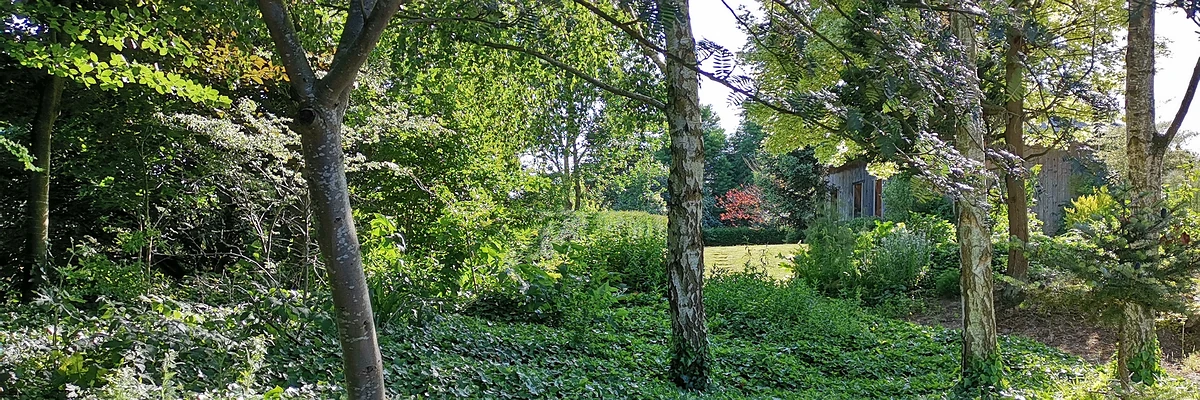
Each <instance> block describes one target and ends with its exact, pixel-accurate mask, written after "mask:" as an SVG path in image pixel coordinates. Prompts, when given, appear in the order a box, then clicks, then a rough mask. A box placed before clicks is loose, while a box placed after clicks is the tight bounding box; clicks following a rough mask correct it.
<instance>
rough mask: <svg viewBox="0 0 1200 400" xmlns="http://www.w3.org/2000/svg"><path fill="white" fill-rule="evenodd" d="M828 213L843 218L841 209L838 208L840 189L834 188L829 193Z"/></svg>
mask: <svg viewBox="0 0 1200 400" xmlns="http://www.w3.org/2000/svg"><path fill="white" fill-rule="evenodd" d="M828 212H831V213H833V215H836V216H838V217H839V218H840V217H841V216H842V215H841V208H840V207H838V188H837V187H834V188H833V189H831V190H830V191H829V211H828Z"/></svg>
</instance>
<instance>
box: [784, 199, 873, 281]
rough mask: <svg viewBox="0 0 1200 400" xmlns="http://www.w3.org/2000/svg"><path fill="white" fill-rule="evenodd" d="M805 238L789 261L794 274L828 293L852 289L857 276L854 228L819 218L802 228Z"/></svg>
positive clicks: (829, 219) (830, 219)
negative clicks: (804, 244) (794, 256)
mask: <svg viewBox="0 0 1200 400" xmlns="http://www.w3.org/2000/svg"><path fill="white" fill-rule="evenodd" d="M804 238H805V242H806V244H808V246H807V247H801V249H800V250H799V251H798V253H797V254H796V258H795V261H794V262H793V265H792V268H793V272H795V274H796V277H798V278H800V279H803V280H806V281H808V282H809V283H810V284H812V285H813V286H814V287H815V288H816V289H817V290H819V291H820V292H821V293H824V294H825V295H828V296H836V295H842V294H846V293H847V291H849V290H852V289H853V288H854V287H855V286H856V282H857V279H858V270H857V266H856V265H855V260H854V247H855V241H856V240H857V237H856V235H855V234H854V231H853V230H851V229H850V228H848V227H846V226H845V225H842V224H839V223H838V222H837V221H836V220H834V219H832V218H820V219H817V220H816V221H813V223H812V225H809V227H808V229H805V230H804Z"/></svg>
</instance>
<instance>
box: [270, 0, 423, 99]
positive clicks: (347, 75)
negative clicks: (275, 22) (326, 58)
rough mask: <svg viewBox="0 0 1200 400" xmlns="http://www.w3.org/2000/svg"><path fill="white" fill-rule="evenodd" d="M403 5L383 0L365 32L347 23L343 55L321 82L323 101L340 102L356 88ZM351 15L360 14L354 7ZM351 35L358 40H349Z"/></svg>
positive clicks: (340, 47)
mask: <svg viewBox="0 0 1200 400" xmlns="http://www.w3.org/2000/svg"><path fill="white" fill-rule="evenodd" d="M260 1H267V0H260ZM401 3H403V0H380V1H379V2H378V3H376V4H375V6H374V7H373V8H372V10H371V11H370V13H369V14H367V15H366V19H365V21H364V22H363V24H362V27H361V29H352V25H354V24H352V23H351V22H350V21H347V22H346V29H345V30H344V31H342V39H341V42H342V43H341V44H339V45H338V50H339V51H338V52H337V54H335V55H334V56H333V65H331V66H330V67H329V74H327V75H325V78H322V79H321V82H320V90H319V92H320V93H319V94H320V96H321V101H325V102H332V101H337V100H338V99H340V98H341V97H342V93H343V92H345V91H346V90H347V89H349V88H350V85H353V84H354V80H355V79H357V77H358V69H359V68H362V66H363V64H364V63H366V62H367V58H368V57H370V56H371V52H372V51H374V50H375V46H376V45H377V44H379V38H380V37H381V36H383V30H384V29H386V28H387V25H388V22H389V21H391V19H392V16H393V15H396V12H397V11H399V10H400V4H401ZM360 4H362V3H361V0H360ZM350 13H351V14H355V13H356V11H355V10H354V7H353V6H352V7H351V10H350ZM350 35H353V36H354V37H349V36H350Z"/></svg>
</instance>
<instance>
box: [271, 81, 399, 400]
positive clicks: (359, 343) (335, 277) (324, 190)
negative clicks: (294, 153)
mask: <svg viewBox="0 0 1200 400" xmlns="http://www.w3.org/2000/svg"><path fill="white" fill-rule="evenodd" d="M340 104H341V105H340V106H335V107H336V108H334V109H328V108H324V107H321V106H319V105H309V106H308V108H305V109H303V110H301V111H300V113H299V115H298V116H297V117H296V119H295V121H294V122H293V124H292V129H294V130H295V131H296V132H299V133H300V139H301V144H302V147H303V153H304V165H305V175H306V176H305V179H306V180H307V181H308V191H309V193H310V196H311V198H312V199H313V202H314V206H315V207H314V208H313V210H314V211H315V213H316V216H317V244H318V246H319V247H320V249H321V255H322V258H323V259H324V261H325V270H326V272H327V273H328V274H329V286H330V289H332V292H333V305H334V309H335V311H336V313H337V314H336V319H337V323H338V341H339V343H340V344H341V347H342V354H343V357H342V363H343V367H344V371H345V374H346V390H347V392H348V394H349V396H348V397H349V398H350V399H382V398H384V394H385V392H384V387H383V361H382V360H383V359H382V357H381V356H380V353H379V342H378V339H377V338H376V334H375V319H374V314H373V313H372V310H371V299H370V293H369V291H368V288H367V279H366V275H365V274H364V273H363V266H362V254H361V253H360V252H359V243H358V234H357V231H355V228H354V217H353V215H352V213H351V209H350V191H349V190H348V188H347V186H346V167H345V165H346V164H345V160H344V154H343V152H342V117H343V116H344V114H345V110H346V105H345V104H346V102H344V101H343V102H340Z"/></svg>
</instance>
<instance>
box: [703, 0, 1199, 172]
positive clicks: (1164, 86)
mask: <svg viewBox="0 0 1200 400" xmlns="http://www.w3.org/2000/svg"><path fill="white" fill-rule="evenodd" d="M726 2H727V3H728V4H729V5H730V6H732V7H734V9H735V10H736V9H738V7H741V6H745V7H753V8H752V9H755V10H756V9H757V5H756V4H758V2H757V1H754V0H726ZM691 11H692V29H693V31H694V32H695V35H696V37H697V38H703V39H708V40H711V41H713V42H716V43H717V44H720V45H722V46H724V47H725V48H727V49H731V50H734V49H741V48H742V46H743V45H745V43H746V40H747V39H746V35H745V34H744V33H742V31H741V29H739V27H738V25H737V20H736V19H734V17H733V15H732V14H731V13H730V12H729V10H728V9H727V8H726V7H725V4H722V1H721V0H693V1H692V3H691ZM1198 29H1200V28H1198V27H1197V26H1196V24H1195V23H1193V22H1192V21H1190V20H1188V19H1187V18H1186V17H1185V16H1184V15H1183V13H1181V12H1179V11H1175V10H1173V9H1170V10H1168V9H1166V8H1159V11H1158V14H1157V15H1156V19H1155V33H1156V34H1157V35H1158V38H1159V43H1164V44H1166V50H1168V52H1169V54H1168V55H1167V56H1166V57H1160V58H1158V59H1157V60H1156V67H1157V73H1156V74H1155V77H1154V93H1155V101H1156V114H1157V117H1158V120H1159V121H1160V122H1170V120H1171V118H1173V117H1174V116H1175V112H1176V111H1177V110H1178V109H1179V101H1180V99H1181V98H1182V97H1183V91H1184V89H1185V88H1186V87H1187V82H1188V78H1190V77H1191V74H1192V69H1193V68H1194V67H1195V66H1196V59H1197V57H1200V34H1197V32H1196V31H1197V30H1198ZM1160 50H1161V48H1160ZM728 98H729V90H728V89H726V88H725V87H724V86H721V85H719V84H716V83H712V82H707V81H702V82H701V83H700V102H701V103H703V104H711V105H712V106H713V108H714V109H715V110H716V111H717V115H718V116H719V117H721V126H723V127H724V128H725V132H726V134H733V132H734V131H735V130H737V126H738V120H739V117H738V113H739V109H738V107H736V106H734V105H731V104H729V101H728ZM1182 129H1183V130H1191V131H1196V132H1200V100H1197V101H1194V102H1192V106H1191V109H1190V111H1189V115H1188V118H1186V119H1184V123H1183V128H1182ZM1187 147H1188V148H1189V149H1191V150H1193V151H1198V152H1200V138H1196V139H1193V140H1192V142H1191V143H1188V144H1187Z"/></svg>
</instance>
